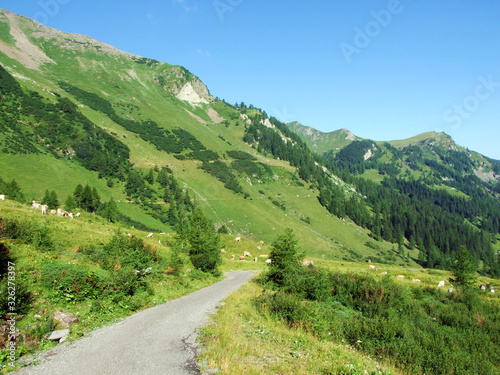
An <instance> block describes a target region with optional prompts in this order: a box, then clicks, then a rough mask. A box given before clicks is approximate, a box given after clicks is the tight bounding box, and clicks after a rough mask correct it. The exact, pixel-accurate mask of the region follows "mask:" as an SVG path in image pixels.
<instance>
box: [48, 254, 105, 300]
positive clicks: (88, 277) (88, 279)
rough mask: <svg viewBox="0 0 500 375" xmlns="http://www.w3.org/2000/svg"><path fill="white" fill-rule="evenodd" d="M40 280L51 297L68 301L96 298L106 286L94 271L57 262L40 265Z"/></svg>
mask: <svg viewBox="0 0 500 375" xmlns="http://www.w3.org/2000/svg"><path fill="white" fill-rule="evenodd" d="M41 282H42V286H43V287H44V288H46V289H47V291H49V293H50V295H51V296H52V298H54V299H55V300H62V301H68V302H70V301H83V300H85V299H87V298H98V297H99V296H100V295H101V294H102V292H103V290H104V289H105V288H106V284H105V283H104V282H103V280H102V276H101V277H100V276H99V275H98V274H97V273H96V272H95V271H93V270H91V269H89V268H86V267H80V266H78V265H74V264H63V263H58V262H54V263H49V264H46V265H44V266H43V267H42V269H41Z"/></svg>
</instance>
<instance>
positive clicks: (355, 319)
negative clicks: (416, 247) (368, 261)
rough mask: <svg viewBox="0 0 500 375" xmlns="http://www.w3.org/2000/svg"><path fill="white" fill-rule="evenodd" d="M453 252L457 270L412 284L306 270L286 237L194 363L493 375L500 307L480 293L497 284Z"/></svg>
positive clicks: (234, 369)
mask: <svg viewBox="0 0 500 375" xmlns="http://www.w3.org/2000/svg"><path fill="white" fill-rule="evenodd" d="M459 254H460V256H458V257H457V260H456V262H455V268H454V271H453V272H447V271H433V270H427V271H418V272H419V273H421V274H422V276H421V279H422V280H420V279H419V280H420V282H416V281H415V282H412V281H410V280H408V276H406V277H405V279H406V280H399V279H397V277H396V276H397V275H398V273H401V274H402V276H404V275H408V271H406V270H403V269H398V268H395V267H394V268H393V267H385V268H383V269H386V270H388V272H387V271H386V272H387V274H384V275H382V274H381V272H380V269H382V267H383V266H380V265H379V269H378V270H373V269H369V268H368V267H367V266H366V267H364V270H362V271H354V272H353V271H352V270H349V268H352V266H353V264H351V265H349V266H347V267H346V266H345V265H344V264H338V263H336V264H334V265H332V264H329V265H328V264H327V263H322V266H321V267H317V266H315V265H309V266H307V267H306V266H304V265H303V262H302V261H303V254H302V253H301V252H300V250H299V249H298V247H297V241H296V240H295V239H294V236H293V232H292V231H291V230H289V231H285V232H284V233H283V234H282V235H280V236H278V237H277V239H276V240H275V242H273V244H272V250H271V252H270V259H271V260H272V263H271V264H270V265H269V267H268V270H267V271H266V272H264V273H262V274H261V275H260V276H259V277H258V279H257V280H256V281H255V282H254V283H252V284H251V285H248V286H247V287H246V288H245V289H244V290H242V291H241V292H238V293H236V295H234V296H231V298H230V299H228V300H227V301H226V304H225V305H224V306H223V307H222V308H221V310H220V311H219V312H218V314H217V315H216V316H215V317H214V322H213V323H212V324H211V325H209V326H207V327H206V328H205V329H204V330H203V333H202V339H201V341H202V343H203V344H204V345H205V347H206V351H205V352H204V353H203V354H202V356H201V358H200V361H201V363H202V364H203V366H205V367H207V368H219V369H222V370H223V372H224V373H239V371H243V370H244V371H243V372H241V373H247V374H251V373H255V374H257V373H259V374H274V373H290V374H291V373H297V374H298V373H300V374H364V373H369V374H381V373H382V374H383V373H399V372H401V373H411V374H498V373H500V368H499V366H500V354H499V353H500V344H499V342H498V339H499V337H500V303H499V300H498V295H497V293H491V291H490V290H489V287H488V289H487V290H484V291H483V290H480V289H478V288H477V285H478V283H479V282H482V283H485V284H487V283H489V282H494V280H491V279H483V278H481V279H480V281H479V280H478V279H477V276H476V270H475V268H474V267H471V264H472V263H471V258H470V255H469V254H468V252H467V251H465V250H464V249H463V250H462V251H460V252H459ZM384 273H385V272H384ZM415 280H416V279H415ZM441 280H443V281H445V283H446V288H438V287H437V286H438V283H439V282H440V281H441ZM451 282H452V283H453V288H452V290H449V288H448V287H449V286H450V283H451ZM230 332H239V335H234V334H232V333H230ZM332 352H333V353H335V354H332ZM365 371H366V372H365Z"/></svg>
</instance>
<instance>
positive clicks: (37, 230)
mask: <svg viewBox="0 0 500 375" xmlns="http://www.w3.org/2000/svg"><path fill="white" fill-rule="evenodd" d="M0 237H4V238H7V239H12V240H16V239H19V240H22V241H25V242H27V243H29V244H31V245H33V246H36V247H39V248H42V249H49V248H51V247H53V246H54V242H53V241H52V238H51V237H50V230H49V228H48V226H47V225H45V224H38V223H34V222H20V221H18V220H15V219H3V218H0Z"/></svg>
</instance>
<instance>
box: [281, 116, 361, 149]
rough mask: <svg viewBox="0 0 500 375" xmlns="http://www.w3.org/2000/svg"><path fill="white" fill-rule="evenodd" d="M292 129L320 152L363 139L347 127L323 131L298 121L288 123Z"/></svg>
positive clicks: (339, 147) (342, 146)
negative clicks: (327, 131)
mask: <svg viewBox="0 0 500 375" xmlns="http://www.w3.org/2000/svg"><path fill="white" fill-rule="evenodd" d="M286 125H287V126H288V127H289V128H290V130H291V131H293V132H294V133H296V134H297V135H298V136H299V137H300V138H301V139H302V140H303V141H304V142H305V143H306V144H307V145H308V146H309V148H310V149H311V150H312V151H313V152H316V153H318V154H323V153H325V152H328V151H330V150H334V151H337V150H340V149H342V148H344V147H345V146H347V145H348V144H350V143H351V142H352V141H356V140H361V139H362V138H359V137H357V136H355V135H354V134H352V133H351V132H350V131H349V130H347V129H339V130H335V131H333V132H329V133H323V132H321V131H319V130H316V129H314V128H311V127H310V126H305V125H302V124H301V123H299V122H297V121H293V122H289V123H287V124H286Z"/></svg>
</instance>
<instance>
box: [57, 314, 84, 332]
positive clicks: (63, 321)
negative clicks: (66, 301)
mask: <svg viewBox="0 0 500 375" xmlns="http://www.w3.org/2000/svg"><path fill="white" fill-rule="evenodd" d="M54 320H55V321H57V322H58V323H59V324H60V325H61V327H63V328H69V327H71V325H72V324H73V323H76V322H79V321H80V319H78V318H77V317H76V316H74V315H73V314H71V313H69V312H67V311H64V310H56V312H54Z"/></svg>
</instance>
